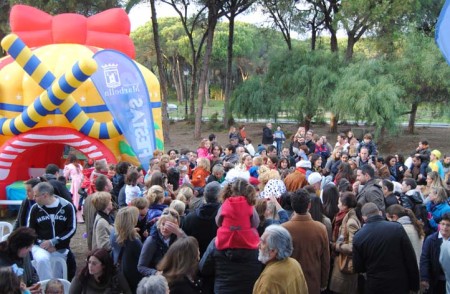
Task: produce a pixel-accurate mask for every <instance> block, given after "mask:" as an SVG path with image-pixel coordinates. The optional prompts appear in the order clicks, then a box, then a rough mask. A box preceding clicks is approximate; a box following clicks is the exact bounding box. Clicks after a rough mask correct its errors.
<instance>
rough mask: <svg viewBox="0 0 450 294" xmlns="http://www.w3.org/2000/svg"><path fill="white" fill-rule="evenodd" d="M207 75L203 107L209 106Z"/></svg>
mask: <svg viewBox="0 0 450 294" xmlns="http://www.w3.org/2000/svg"><path fill="white" fill-rule="evenodd" d="M209 99H210V97H209V73H208V75H207V77H206V83H205V105H206V106H208V105H209Z"/></svg>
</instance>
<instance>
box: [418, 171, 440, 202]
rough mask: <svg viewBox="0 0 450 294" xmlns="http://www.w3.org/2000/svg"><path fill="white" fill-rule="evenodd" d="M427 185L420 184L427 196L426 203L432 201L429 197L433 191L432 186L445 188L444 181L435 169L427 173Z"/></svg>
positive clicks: (421, 190) (425, 196)
mask: <svg viewBox="0 0 450 294" xmlns="http://www.w3.org/2000/svg"><path fill="white" fill-rule="evenodd" d="M426 183H427V185H426V186H419V187H420V192H422V195H423V197H424V198H425V203H428V202H430V199H428V195H429V194H430V192H431V188H445V185H444V182H442V179H441V177H440V176H439V174H438V173H437V172H435V171H432V172H429V173H428V174H427V179H426Z"/></svg>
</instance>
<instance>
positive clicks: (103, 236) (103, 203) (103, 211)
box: [91, 192, 114, 251]
mask: <svg viewBox="0 0 450 294" xmlns="http://www.w3.org/2000/svg"><path fill="white" fill-rule="evenodd" d="M91 197H93V198H92V205H93V206H94V208H95V210H97V215H96V216H95V220H94V226H93V229H92V249H93V250H94V249H97V248H104V249H106V250H107V251H111V243H110V241H109V236H110V235H111V231H112V228H113V226H114V220H113V219H112V217H111V215H110V213H111V211H112V210H113V205H112V201H111V194H109V193H108V192H97V193H96V194H94V195H92V196H91Z"/></svg>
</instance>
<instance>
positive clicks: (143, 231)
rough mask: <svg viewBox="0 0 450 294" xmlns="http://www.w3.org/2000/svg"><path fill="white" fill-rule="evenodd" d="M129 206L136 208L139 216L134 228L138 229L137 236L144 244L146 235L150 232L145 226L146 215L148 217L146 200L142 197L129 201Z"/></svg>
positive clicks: (146, 225)
mask: <svg viewBox="0 0 450 294" xmlns="http://www.w3.org/2000/svg"><path fill="white" fill-rule="evenodd" d="M130 205H131V206H135V207H137V209H139V216H138V222H137V225H136V228H137V229H138V233H139V236H140V237H141V241H142V242H144V241H145V239H147V237H148V233H149V232H150V227H149V226H148V224H147V215H148V210H149V209H148V206H149V205H148V200H147V199H146V198H144V197H139V198H134V199H133V200H131V203H130Z"/></svg>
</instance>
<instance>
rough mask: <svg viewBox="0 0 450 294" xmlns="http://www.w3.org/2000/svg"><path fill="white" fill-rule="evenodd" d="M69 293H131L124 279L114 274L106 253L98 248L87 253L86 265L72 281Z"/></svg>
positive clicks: (109, 257)
mask: <svg viewBox="0 0 450 294" xmlns="http://www.w3.org/2000/svg"><path fill="white" fill-rule="evenodd" d="M69 293H70V294H80V293H83V294H84V293H86V294H90V293H92V294H93V293H99V294H100V293H131V290H130V287H129V286H128V283H127V281H126V279H125V277H124V276H123V275H122V274H117V273H116V268H115V267H114V264H113V259H112V258H111V255H110V254H109V253H108V251H106V250H105V249H103V248H98V249H94V250H92V251H91V252H89V254H88V256H87V260H86V265H85V266H84V267H83V268H82V269H81V271H80V272H79V273H78V275H77V276H76V277H75V278H74V279H73V280H72V283H71V285H70V290H69Z"/></svg>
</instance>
